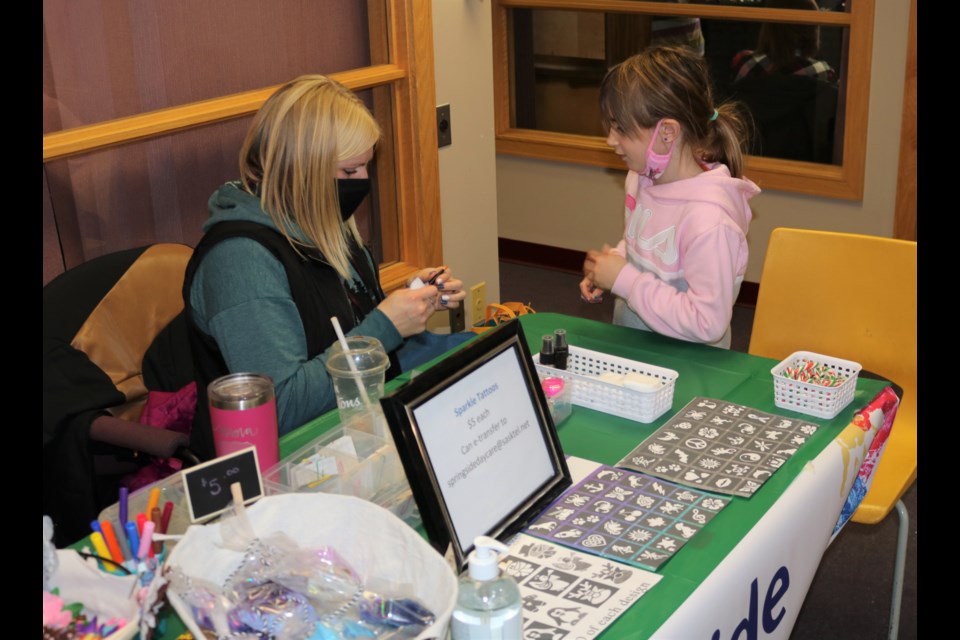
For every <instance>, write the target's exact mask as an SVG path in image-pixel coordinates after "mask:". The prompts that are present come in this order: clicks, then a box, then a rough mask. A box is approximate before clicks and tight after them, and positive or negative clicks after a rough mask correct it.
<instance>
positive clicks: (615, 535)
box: [525, 466, 730, 570]
mask: <svg viewBox="0 0 960 640" xmlns="http://www.w3.org/2000/svg"><path fill="white" fill-rule="evenodd" d="M729 502H730V499H729V498H727V497H721V496H715V495H711V494H709V493H705V492H703V491H697V490H693V489H689V488H687V487H683V486H679V485H676V484H674V483H672V482H666V481H664V480H660V479H657V478H651V477H650V476H646V475H644V474H642V473H634V472H633V471H627V470H624V469H615V468H613V467H608V466H600V467H597V468H596V469H595V470H594V471H592V472H591V473H590V475H588V476H587V477H586V478H584V479H583V480H581V481H580V482H578V483H577V484H576V485H574V486H573V487H572V488H570V489H568V490H567V491H566V492H565V493H564V494H563V495H562V496H560V497H559V498H558V499H557V500H556V501H555V502H554V503H553V504H552V505H550V507H549V508H547V509H546V510H545V511H544V512H543V513H542V514H541V515H540V517H539V518H538V519H537V520H536V521H535V522H534V523H533V524H531V525H530V526H529V527H527V529H526V531H525V532H526V533H527V534H529V535H531V536H537V537H538V538H543V539H544V540H550V541H551V542H556V543H559V544H563V545H567V546H569V547H572V548H574V549H578V550H580V551H584V552H586V553H592V554H595V555H598V556H601V557H604V558H611V559H614V560H617V561H619V562H625V563H627V564H629V565H633V566H635V567H643V568H647V569H653V570H656V569H657V568H658V567H659V566H660V565H662V564H663V563H664V562H666V561H667V560H669V559H670V558H671V557H672V556H673V554H674V553H676V552H677V551H678V550H679V549H680V548H681V547H683V545H684V544H686V542H687V540H689V539H690V538H692V537H693V536H694V535H695V534H696V533H697V532H698V531H699V530H700V529H702V528H703V526H704V525H705V524H707V523H708V522H709V521H710V520H712V519H713V517H714V516H715V515H716V514H717V513H719V512H720V510H721V509H723V508H724V507H725V506H727V504H728V503H729Z"/></svg>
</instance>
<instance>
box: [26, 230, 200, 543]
mask: <svg viewBox="0 0 960 640" xmlns="http://www.w3.org/2000/svg"><path fill="white" fill-rule="evenodd" d="M192 254H193V250H192V249H191V248H190V247H187V246H185V245H178V244H155V245H152V246H149V247H141V248H137V249H128V250H125V251H118V252H115V253H110V254H106V255H103V256H99V257H97V258H94V259H92V260H89V261H87V262H85V263H83V264H80V265H78V266H76V267H73V268H71V269H69V270H67V271H65V272H64V273H62V274H60V275H59V276H57V277H56V278H54V279H53V280H52V281H51V282H49V283H48V284H47V285H45V286H44V287H43V469H44V479H43V507H44V514H46V515H50V516H51V517H52V518H53V520H54V523H55V527H56V535H57V539H58V542H60V541H70V540H72V539H76V538H78V537H81V536H83V535H85V534H86V533H89V529H88V526H89V523H90V520H91V519H93V518H96V516H97V514H98V513H99V511H100V510H101V509H102V508H103V507H105V506H107V505H108V504H111V503H112V502H115V501H116V496H117V491H116V489H117V486H118V484H119V482H120V479H121V477H122V476H123V475H124V474H127V473H132V472H135V471H137V470H140V469H142V468H144V465H146V464H149V463H151V458H150V456H151V455H162V456H163V457H169V456H170V455H172V454H173V453H174V452H173V448H174V447H176V446H177V443H178V442H180V441H181V440H182V435H181V434H178V433H175V432H173V431H172V430H167V429H158V428H155V426H161V425H155V426H147V425H141V424H140V423H139V418H140V412H141V410H142V408H143V405H144V403H145V402H146V401H147V398H148V387H149V389H150V390H155V391H161V392H175V391H177V390H178V389H180V388H182V387H183V386H184V385H185V384H187V383H188V382H189V381H191V380H192V379H193V365H192V359H191V358H190V352H189V343H188V341H187V335H186V325H185V323H184V322H183V316H182V314H181V311H182V310H183V294H182V287H183V277H184V272H185V270H186V265H187V262H188V261H189V260H190V256H191V255H192ZM145 376H146V380H145ZM171 395H172V396H174V400H177V399H179V398H180V397H181V396H180V395H179V394H175V393H171ZM184 415H186V414H184ZM170 416H171V417H176V415H175V414H174V413H173V412H172V410H171V412H170ZM184 419H187V418H186V417H184ZM160 451H164V452H167V451H169V453H164V454H161V453H159V452H160ZM140 452H144V453H145V454H147V455H140Z"/></svg>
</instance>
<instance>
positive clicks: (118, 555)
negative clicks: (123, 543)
mask: <svg viewBox="0 0 960 640" xmlns="http://www.w3.org/2000/svg"><path fill="white" fill-rule="evenodd" d="M100 528H101V529H102V530H103V539H104V540H106V542H107V547H108V548H109V549H110V556H111V557H112V558H113V560H114V562H120V563H122V562H123V561H124V559H125V558H124V557H123V551H121V550H120V543H119V542H117V536H116V535H114V533H113V525H112V524H110V521H109V520H104V521H103V522H101V523H100Z"/></svg>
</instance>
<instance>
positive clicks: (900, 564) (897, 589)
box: [887, 500, 910, 640]
mask: <svg viewBox="0 0 960 640" xmlns="http://www.w3.org/2000/svg"><path fill="white" fill-rule="evenodd" d="M896 509H897V515H898V516H899V520H900V522H899V524H898V527H897V557H896V560H895V564H894V565H893V597H892V599H891V601H890V628H889V629H888V632H887V637H888V638H890V640H897V634H898V633H899V632H900V603H901V601H902V600H903V574H904V567H905V566H906V563H907V538H908V537H909V534H910V514H909V513H907V507H906V505H904V504H903V500H897V504H896Z"/></svg>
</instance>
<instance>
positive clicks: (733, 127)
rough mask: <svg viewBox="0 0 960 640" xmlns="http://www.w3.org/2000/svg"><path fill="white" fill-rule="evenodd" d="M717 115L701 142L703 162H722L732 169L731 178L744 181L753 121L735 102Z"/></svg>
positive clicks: (723, 107)
mask: <svg viewBox="0 0 960 640" xmlns="http://www.w3.org/2000/svg"><path fill="white" fill-rule="evenodd" d="M715 113H716V117H715V118H713V119H712V121H711V122H710V124H709V125H708V126H707V132H706V136H705V137H704V139H703V140H702V141H701V147H700V153H701V154H702V159H703V160H705V161H708V162H721V163H723V164H725V165H727V168H728V169H730V175H731V176H733V177H734V178H742V177H743V169H744V155H745V153H746V149H747V140H748V139H749V137H750V129H751V127H750V124H749V123H750V121H749V120H747V119H746V118H745V117H744V115H743V112H742V111H741V109H740V108H739V104H738V103H734V102H724V103H722V104H720V105H718V106H717V107H716V109H715Z"/></svg>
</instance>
